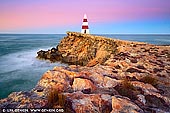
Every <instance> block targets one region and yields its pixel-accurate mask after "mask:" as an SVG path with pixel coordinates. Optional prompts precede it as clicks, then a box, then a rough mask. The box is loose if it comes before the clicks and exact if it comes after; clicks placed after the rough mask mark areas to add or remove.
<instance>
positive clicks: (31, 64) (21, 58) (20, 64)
mask: <svg viewBox="0 0 170 113" xmlns="http://www.w3.org/2000/svg"><path fill="white" fill-rule="evenodd" d="M39 50H40V49H39V48H37V49H34V50H28V51H21V52H17V53H12V54H7V55H5V56H1V57H0V77H3V78H4V79H6V80H7V79H9V78H8V77H7V76H6V75H3V74H4V73H8V72H15V71H20V73H22V71H23V73H24V72H25V71H26V72H27V71H34V70H35V71H36V70H42V71H43V70H44V72H45V71H46V70H48V69H51V68H53V67H54V66H64V65H65V64H61V63H59V62H57V63H50V61H46V60H39V59H37V58H36V56H37V51H39ZM43 50H48V49H47V48H43ZM4 76H5V77H4ZM8 76H9V77H10V78H11V77H12V78H15V77H14V76H11V75H8ZM19 76H22V75H19ZM1 80H2V79H1ZM1 80H0V81H1Z"/></svg>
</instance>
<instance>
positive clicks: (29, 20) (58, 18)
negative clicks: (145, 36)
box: [0, 0, 170, 32]
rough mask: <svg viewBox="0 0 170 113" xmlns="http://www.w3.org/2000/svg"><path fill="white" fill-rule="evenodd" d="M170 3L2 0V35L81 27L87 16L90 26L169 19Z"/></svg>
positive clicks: (149, 0)
mask: <svg viewBox="0 0 170 113" xmlns="http://www.w3.org/2000/svg"><path fill="white" fill-rule="evenodd" d="M169 4H170V1H168V0H142V1H139V0H91V1H90V0H89V1H86V2H85V1H84V0H12V1H11V0H2V1H0V32H10V31H13V30H16V31H18V32H20V30H22V31H23V29H24V30H25V31H28V30H30V29H41V28H46V27H47V28H50V27H51V28H53V27H58V29H59V28H60V27H64V26H78V25H81V22H82V17H83V15H84V13H86V14H87V16H88V20H89V21H90V23H91V24H93V23H94V24H97V23H121V22H129V21H139V22H140V21H146V20H153V21H155V20H161V19H162V20H170V8H169ZM168 22H169V21H168ZM80 27H81V26H80ZM167 27H168V28H169V25H168V26H167Z"/></svg>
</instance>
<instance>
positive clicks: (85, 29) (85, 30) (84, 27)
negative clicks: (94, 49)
mask: <svg viewBox="0 0 170 113" xmlns="http://www.w3.org/2000/svg"><path fill="white" fill-rule="evenodd" d="M81 33H83V34H89V27H88V21H87V16H86V14H84V18H83V24H82V29H81Z"/></svg>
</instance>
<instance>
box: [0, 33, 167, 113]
mask: <svg viewBox="0 0 170 113" xmlns="http://www.w3.org/2000/svg"><path fill="white" fill-rule="evenodd" d="M67 34H68V36H66V37H65V38H63V39H62V40H61V41H60V43H59V45H58V46H57V47H56V48H54V49H51V50H49V51H44V52H43V51H41V52H43V54H42V53H39V54H42V57H44V56H45V59H49V60H56V61H64V62H66V63H73V64H74V65H69V66H65V67H54V68H53V69H52V70H49V71H47V72H46V73H44V74H43V76H42V77H41V79H40V80H39V82H38V83H37V85H36V86H35V88H33V89H32V90H31V91H28V92H24V91H21V92H14V93H12V94H10V95H9V96H8V98H4V99H1V100H0V108H10V107H11V108H24V107H26V108H48V107H49V106H50V107H52V108H55V107H64V108H65V110H66V111H70V112H76V113H79V112H81V110H82V111H85V110H87V111H89V112H94V111H95V110H97V111H98V112H101V111H102V110H106V109H107V110H108V112H126V111H129V112H131V111H135V112H141V113H143V112H150V111H151V112H153V111H155V112H157V111H162V112H170V109H169V108H168V106H169V105H170V92H169V91H170V82H169V81H170V77H169V73H170V46H156V45H152V44H146V43H142V42H132V41H122V40H114V39H108V38H105V37H102V36H94V35H82V34H80V33H76V32H68V33H67ZM54 90H55V91H57V92H54ZM49 92H51V93H50V94H49ZM49 95H51V97H49ZM52 95H53V96H52ZM54 95H55V96H56V97H58V100H56V101H52V100H51V99H55V96H54ZM59 97H61V99H60V98H59ZM120 100H121V101H120ZM50 103H52V105H51V104H50ZM63 103H65V104H63ZM49 104H50V105H49ZM90 106H92V107H90ZM155 106H156V108H155ZM66 107H67V108H68V109H66ZM127 107H128V108H127ZM80 108H81V109H80Z"/></svg>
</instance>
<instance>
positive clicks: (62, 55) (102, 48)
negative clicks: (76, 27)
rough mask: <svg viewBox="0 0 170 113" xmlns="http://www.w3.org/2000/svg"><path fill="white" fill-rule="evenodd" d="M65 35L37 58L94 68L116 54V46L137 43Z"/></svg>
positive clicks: (74, 34) (78, 34)
mask: <svg viewBox="0 0 170 113" xmlns="http://www.w3.org/2000/svg"><path fill="white" fill-rule="evenodd" d="M67 35H68V36H67V37H64V38H63V39H62V40H61V42H60V43H59V45H58V46H57V47H56V48H52V49H51V50H48V51H42V50H41V51H39V52H37V54H38V56H37V58H42V59H49V60H50V61H52V62H55V61H62V62H64V63H68V64H76V65H82V66H85V65H87V66H94V65H96V64H102V63H104V62H105V61H106V60H107V59H108V58H109V57H110V55H111V54H116V53H117V52H118V48H117V47H118V46H120V45H127V44H132V45H133V44H134V43H139V42H129V41H121V40H113V39H110V38H106V37H101V36H93V35H88V34H81V33H77V32H67Z"/></svg>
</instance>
